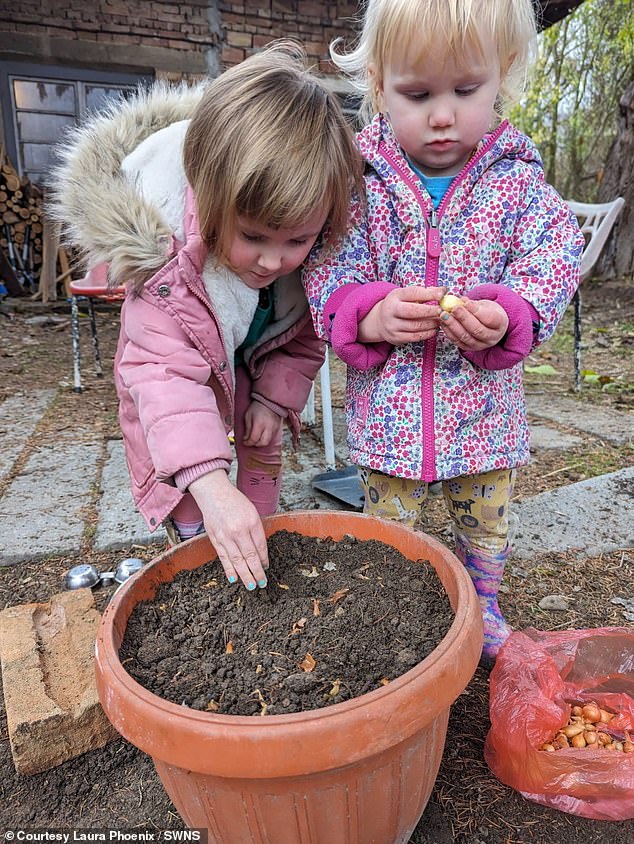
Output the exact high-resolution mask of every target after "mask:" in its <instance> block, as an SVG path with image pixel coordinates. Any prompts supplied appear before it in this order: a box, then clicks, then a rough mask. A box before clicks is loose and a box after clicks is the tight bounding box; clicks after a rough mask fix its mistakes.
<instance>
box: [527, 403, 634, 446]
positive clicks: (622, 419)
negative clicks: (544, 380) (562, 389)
mask: <svg viewBox="0 0 634 844" xmlns="http://www.w3.org/2000/svg"><path fill="white" fill-rule="evenodd" d="M526 407H527V409H528V412H529V414H530V415H532V416H537V417H539V418H541V419H549V420H550V421H551V422H556V423H558V424H560V425H566V426H568V427H570V428H575V429H576V430H577V431H584V432H585V433H586V434H594V436H596V437H598V438H599V439H601V440H607V442H610V443H612V444H613V445H627V443H629V442H632V441H634V414H628V413H623V412H620V411H617V410H611V409H610V408H607V407H597V406H596V405H591V404H586V403H581V402H578V401H575V399H569V398H566V396H553V395H548V394H530V395H527V396H526Z"/></svg>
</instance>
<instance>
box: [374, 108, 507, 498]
mask: <svg viewBox="0 0 634 844" xmlns="http://www.w3.org/2000/svg"><path fill="white" fill-rule="evenodd" d="M505 126H506V121H504V123H502V124H501V125H500V126H498V128H497V129H496V131H495V132H493V133H492V135H491V136H490V137H489V139H488V141H487V143H486V144H485V145H484V146H483V147H482V148H481V149H480V150H478V152H477V154H476V155H474V156H473V157H472V158H470V159H469V161H467V163H466V164H465V165H464V167H463V168H462V170H461V171H460V172H459V173H458V175H457V176H456V177H455V179H454V180H453V182H452V183H451V186H450V188H449V190H448V191H447V193H446V194H445V195H444V196H443V198H442V201H441V203H440V205H439V206H438V210H436V209H435V208H434V207H433V205H432V208H431V212H430V213H429V215H428V217H427V208H426V206H427V202H426V201H425V197H424V196H423V195H422V193H421V190H420V185H419V182H418V180H417V179H416V178H415V177H414V175H413V174H412V172H411V171H408V170H405V169H404V168H403V167H402V165H401V162H400V161H398V160H397V159H396V158H395V157H394V156H393V155H392V153H391V151H390V150H389V149H388V148H387V146H386V145H385V144H384V143H383V142H381V143H380V144H379V153H380V155H381V156H382V157H383V158H384V159H385V160H386V161H387V162H388V164H390V165H391V166H392V167H393V168H394V170H395V171H396V172H397V173H398V175H399V176H400V177H401V179H402V180H403V181H404V182H405V184H406V185H407V186H408V187H409V189H410V190H411V191H412V193H413V194H414V196H415V198H416V201H417V202H418V204H419V206H420V208H421V211H422V212H423V214H424V215H425V216H426V217H427V234H426V241H425V243H426V250H427V258H428V260H427V262H426V265H425V278H424V284H425V287H435V286H436V284H437V282H438V265H439V263H440V251H441V240H440V231H439V229H438V225H439V222H440V219H441V217H442V214H443V213H444V210H445V208H446V207H447V204H448V203H449V200H450V199H451V196H452V195H453V193H454V192H455V190H456V188H457V187H458V185H459V184H460V182H461V181H462V180H463V179H464V178H465V177H466V175H467V173H468V172H469V170H471V169H472V168H473V167H474V166H475V165H476V164H477V163H478V161H480V159H481V158H482V156H483V155H484V154H485V153H486V151H487V150H488V149H489V147H490V146H491V145H492V144H494V143H495V141H496V140H497V138H498V137H499V135H500V134H501V133H502V132H503V131H504V128H505ZM435 363H436V338H435V337H434V338H433V339H431V340H427V341H426V342H425V351H424V352H423V377H422V385H421V402H422V416H423V477H422V479H421V480H423V481H427V482H428V483H432V482H433V481H435V480H436V447H435V446H436V430H435V423H434V371H435Z"/></svg>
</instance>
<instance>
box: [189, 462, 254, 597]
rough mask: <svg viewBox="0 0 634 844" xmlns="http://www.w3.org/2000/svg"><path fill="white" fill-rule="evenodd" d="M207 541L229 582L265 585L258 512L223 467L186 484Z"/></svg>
mask: <svg viewBox="0 0 634 844" xmlns="http://www.w3.org/2000/svg"><path fill="white" fill-rule="evenodd" d="M189 491H190V492H191V494H192V495H193V496H194V500H195V501H196V504H198V506H199V508H200V511H201V513H202V514H203V521H204V523H205V529H206V531H207V533H208V535H209V540H210V542H211V544H212V545H213V546H214V548H215V549H216V551H217V552H218V557H219V559H220V562H221V563H222V567H223V569H224V570H225V574H226V575H227V579H228V580H229V582H230V583H235V581H236V580H237V578H238V577H239V578H240V580H241V581H242V582H243V583H244V585H245V586H246V587H247V589H255V587H256V585H257V586H260V587H263V586H266V574H265V572H264V569H267V568H268V566H269V555H268V550H267V546H266V536H265V534H264V528H263V527H262V520H261V519H260V515H259V513H258V511H257V510H256V509H255V507H254V506H253V504H251V502H250V501H249V499H248V498H247V497H246V496H245V495H243V494H242V493H241V492H240V490H238V489H236V488H235V487H234V485H233V484H232V483H231V481H230V480H229V477H228V476H227V473H226V472H225V470H224V469H216V471H214V472H209V473H208V474H206V475H203V476H202V477H200V478H197V479H196V480H195V481H193V482H192V483H191V484H190V485H189Z"/></svg>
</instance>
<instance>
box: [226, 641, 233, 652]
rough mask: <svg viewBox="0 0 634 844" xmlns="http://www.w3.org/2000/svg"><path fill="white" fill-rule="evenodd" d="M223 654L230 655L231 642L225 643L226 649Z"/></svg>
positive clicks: (231, 650) (231, 649)
mask: <svg viewBox="0 0 634 844" xmlns="http://www.w3.org/2000/svg"><path fill="white" fill-rule="evenodd" d="M225 653H226V654H232V653H233V642H231V641H229V642H227V647H226V648H225Z"/></svg>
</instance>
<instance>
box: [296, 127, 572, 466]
mask: <svg viewBox="0 0 634 844" xmlns="http://www.w3.org/2000/svg"><path fill="white" fill-rule="evenodd" d="M358 144H359V148H360V149H361V152H362V154H363V155H364V157H365V159H366V162H367V165H366V176H365V183H366V201H365V203H362V202H360V201H359V200H356V201H355V204H354V207H353V221H354V224H353V228H352V230H351V231H350V233H349V235H348V237H347V239H346V241H345V242H344V243H343V245H342V247H341V248H340V249H339V251H338V252H337V253H336V254H323V253H320V250H319V248H318V247H316V249H315V250H314V251H313V254H312V256H311V259H310V261H309V263H308V264H307V266H306V270H305V273H304V279H303V280H304V287H305V290H306V293H307V295H308V299H309V303H310V306H311V311H312V314H313V321H314V323H315V326H316V330H317V333H318V334H319V335H320V336H322V337H323V338H324V339H326V340H327V341H329V342H330V343H331V345H332V348H333V350H334V351H335V353H336V354H337V355H338V356H339V357H340V358H341V359H342V360H343V361H344V362H345V363H346V364H347V365H348V377H347V388H346V415H347V423H348V447H349V451H350V458H351V460H353V461H354V462H355V463H357V464H358V465H361V466H365V467H369V468H371V469H375V470H378V471H381V472H385V473H386V474H389V475H395V476H397V477H404V478H414V479H422V480H425V481H434V480H440V479H448V478H453V477H458V476H461V475H470V474H476V473H480V472H486V471H489V470H493V469H503V468H512V467H515V466H519V465H522V464H525V463H526V462H527V461H528V457H529V432H528V425H527V421H526V408H525V401H524V393H523V388H522V360H523V359H524V358H525V357H526V355H527V354H528V353H529V352H530V351H531V350H532V349H533V348H535V347H536V346H537V345H539V344H541V343H543V342H544V341H545V340H547V339H548V338H549V337H550V336H551V335H552V334H553V332H554V330H555V328H556V326H557V324H558V322H559V320H560V319H561V317H562V315H563V313H564V311H565V309H566V307H567V305H568V303H569V301H570V299H571V298H572V296H573V294H574V292H575V290H576V288H577V285H578V283H579V261H580V256H581V252H582V249H583V245H584V241H583V236H582V234H581V232H580V231H579V227H578V225H577V222H576V219H575V218H574V216H573V215H572V214H571V213H570V210H569V209H568V206H567V205H566V203H565V202H564V201H563V200H562V198H561V197H560V196H559V195H558V193H557V192H556V191H555V190H554V189H553V188H552V187H551V186H550V185H549V184H547V183H546V181H545V179H544V173H543V167H542V163H541V159H540V157H539V153H538V152H537V150H536V149H535V147H534V145H533V143H532V142H531V141H530V140H529V139H528V138H527V137H526V136H524V135H523V134H521V133H520V132H519V131H518V130H517V129H515V128H514V127H513V126H511V125H510V124H509V123H508V122H504V123H502V124H501V125H500V126H499V127H498V128H497V129H496V130H495V131H493V132H492V133H491V134H489V135H487V136H485V137H484V138H483V140H482V141H481V143H480V144H479V145H478V147H477V149H476V150H475V152H474V155H473V156H472V157H471V159H470V160H469V162H468V163H467V164H466V165H465V167H464V168H463V170H462V171H461V173H460V174H459V175H458V176H457V177H456V178H455V179H454V181H453V182H452V184H451V187H450V189H449V191H448V192H447V194H446V195H445V197H444V198H443V200H442V202H441V203H440V205H439V207H438V209H437V211H434V210H433V205H432V201H431V198H430V196H429V195H428V193H427V192H426V190H425V189H424V187H423V185H422V183H421V181H420V180H419V179H418V177H417V176H416V174H415V173H414V172H413V170H412V169H411V168H410V167H409V164H408V162H407V160H406V159H405V157H404V155H403V153H402V151H401V149H400V147H399V145H398V143H397V141H396V139H395V137H394V135H393V133H392V130H391V127H390V125H389V123H388V121H387V120H386V119H385V118H384V117H383V116H382V115H377V116H376V117H375V118H374V120H373V121H372V122H371V123H370V124H369V125H368V126H366V127H365V129H364V130H363V131H362V132H361V133H360V134H359V136H358ZM412 284H424V285H425V286H428V287H433V286H444V287H446V288H447V290H448V292H451V293H454V294H456V295H464V296H468V297H469V298H473V299H478V298H480V299H481V298H488V299H495V300H497V301H498V302H499V303H500V304H501V305H502V307H504V308H505V310H506V311H507V314H508V315H509V329H508V331H507V334H506V335H505V337H504V338H503V339H502V341H501V342H500V344H499V346H496V347H495V348H494V349H490V350H486V351H485V352H472V353H463V352H461V351H460V350H459V349H458V348H457V347H456V346H455V345H454V344H453V343H451V342H450V341H449V340H448V339H447V338H446V337H445V335H444V334H443V332H438V333H437V335H436V336H435V337H434V338H433V339H431V340H428V341H426V342H420V343H410V344H406V345H403V346H392V345H390V344H389V343H386V342H383V343H373V344H363V343H361V342H359V341H358V340H357V330H358V324H359V322H360V321H361V320H362V319H363V318H364V317H365V316H366V314H367V313H368V312H369V311H370V310H371V309H372V307H373V306H374V305H375V304H376V303H377V302H378V301H380V300H381V299H383V298H384V297H385V296H386V295H387V294H388V293H389V292H390V291H391V290H392V289H393V288H394V287H405V286H407V285H412Z"/></svg>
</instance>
